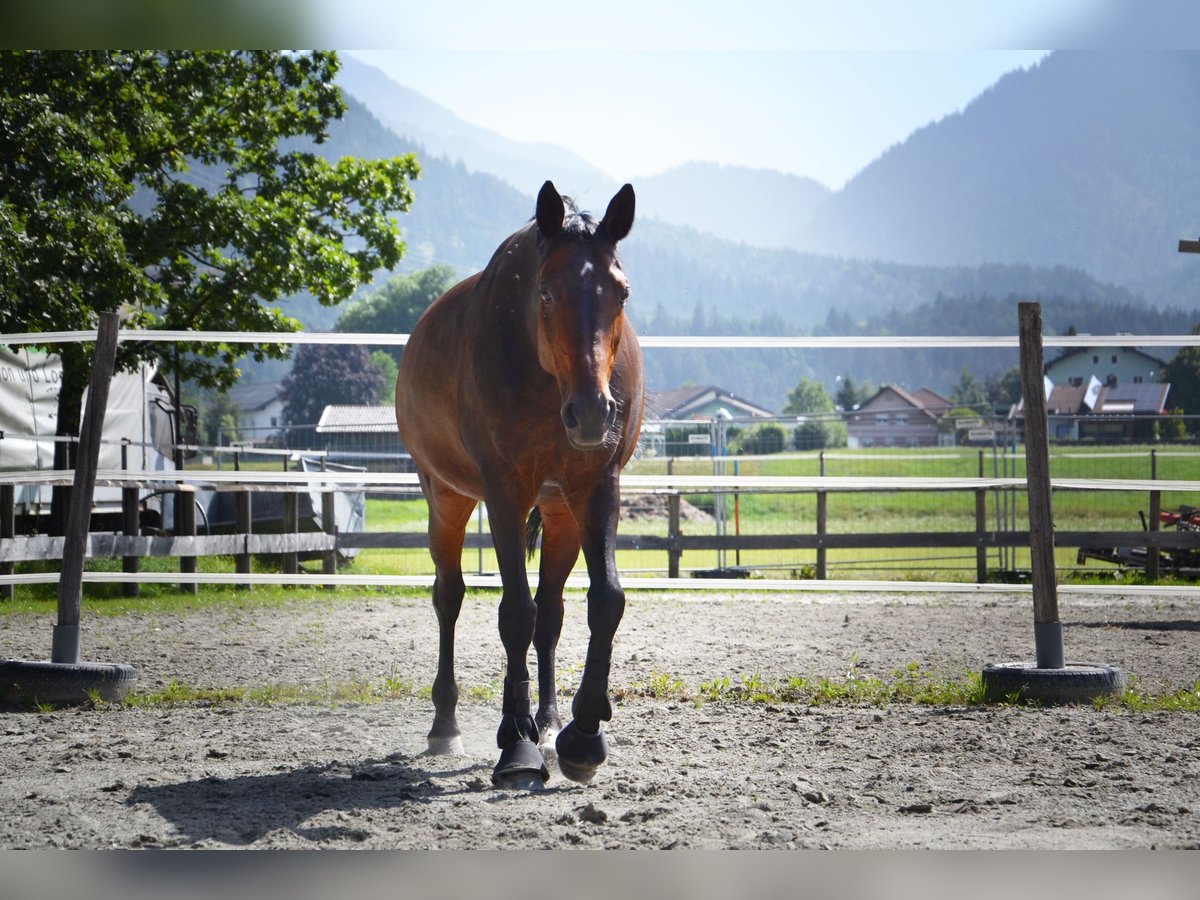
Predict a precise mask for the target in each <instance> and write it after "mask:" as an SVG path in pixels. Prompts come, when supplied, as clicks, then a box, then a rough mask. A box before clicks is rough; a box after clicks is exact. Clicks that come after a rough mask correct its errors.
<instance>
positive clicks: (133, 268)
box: [0, 51, 419, 523]
mask: <svg viewBox="0 0 1200 900" xmlns="http://www.w3.org/2000/svg"><path fill="white" fill-rule="evenodd" d="M337 68H338V64H337V58H336V56H335V55H334V54H332V53H324V52H317V53H282V52H266V51H263V52H238V53H228V52H183V51H170V52H152V51H132V52H108V51H104V52H100V51H88V52H42V51H4V52H2V53H0V333H18V332H43V331H59V330H83V329H89V328H94V327H95V324H96V321H97V316H98V314H99V313H100V312H103V311H113V310H119V311H120V312H121V314H122V318H123V324H124V325H125V326H126V327H133V328H157V329H171V330H185V329H193V330H206V331H239V330H240V331H265V332H284V331H294V330H296V329H297V328H298V327H299V325H298V323H297V322H296V321H295V320H293V319H289V318H287V317H285V316H284V315H283V314H282V313H281V312H279V310H278V309H273V308H271V307H270V304H271V303H273V302H275V301H277V300H278V299H279V298H281V297H283V296H286V295H289V294H295V293H298V292H300V291H304V290H307V291H309V292H311V293H312V294H313V295H314V296H316V297H317V298H318V299H319V300H320V301H321V302H322V303H326V304H331V305H332V304H336V303H338V302H340V301H342V300H344V299H346V298H347V297H349V296H350V295H351V294H352V293H353V291H354V290H355V288H357V287H358V286H359V285H360V284H364V283H366V282H367V281H368V280H369V279H370V277H371V275H372V273H374V272H375V271H376V270H377V269H379V268H380V267H387V268H391V267H392V266H394V265H395V264H396V263H397V262H398V261H399V260H400V257H401V255H402V253H403V250H404V245H403V243H402V242H401V241H400V237H399V229H398V227H397V225H396V223H395V222H394V221H393V219H392V215H391V214H392V213H394V212H397V211H405V210H407V209H408V207H409V205H410V203H411V202H412V192H411V190H410V188H409V186H408V183H407V182H408V180H409V179H412V178H415V177H416V176H417V174H418V171H419V169H418V166H417V163H416V160H415V159H414V158H413V157H412V156H411V155H409V156H402V157H395V158H392V159H386V160H372V161H367V160H360V159H355V158H352V157H345V158H342V159H339V160H337V161H334V162H331V161H329V160H326V159H324V158H323V157H321V156H320V155H318V154H317V153H316V152H314V150H315V149H316V148H314V146H313V145H314V143H315V144H317V145H319V144H321V143H322V142H323V141H324V140H325V138H326V134H327V133H326V126H327V124H328V123H329V121H330V120H331V119H334V118H337V117H340V116H341V115H342V113H343V112H344V110H345V104H344V101H343V100H342V97H341V93H340V91H339V90H338V88H337V86H336V85H335V84H334V75H335V73H336V72H337ZM285 139H286V141H285ZM281 141H285V143H281ZM175 346H176V347H177V348H178V351H179V352H178V353H176V352H173V350H172V348H171V347H170V346H168V345H163V344H160V343H143V342H129V341H126V342H123V343H122V344H121V353H120V356H119V358H118V365H119V366H120V367H121V368H126V369H128V368H134V367H136V366H137V365H138V363H140V362H141V361H143V360H146V359H154V358H156V359H157V360H158V361H159V364H160V366H161V367H162V368H164V369H167V370H171V369H172V368H175V370H176V371H178V372H179V374H180V376H181V377H182V378H185V379H191V380H194V381H196V382H197V384H198V385H199V386H200V387H201V388H214V387H219V388H227V387H228V386H229V385H231V384H232V383H233V382H234V381H236V379H237V375H238V372H237V368H236V362H237V359H238V357H239V356H240V355H242V354H244V353H247V352H249V353H251V354H253V356H254V357H255V358H256V359H259V360H261V359H263V358H266V357H271V358H276V359H280V358H283V357H285V356H286V355H287V348H286V347H284V346H281V345H278V344H269V343H264V344H255V345H251V346H249V347H243V346H237V345H229V344H194V343H188V342H181V343H178V344H176V345H175ZM59 352H60V353H61V356H62V361H63V383H62V386H61V389H60V392H59V397H58V433H59V435H63V436H65V435H77V434H78V433H79V421H80V412H81V406H82V397H83V391H84V388H85V387H86V385H87V382H88V378H89V377H90V367H91V361H90V352H89V348H88V347H87V346H85V345H80V344H63V345H61V347H60V351H59ZM68 446H70V445H68V444H65V443H62V442H60V443H58V444H56V451H55V468H68V467H70V465H71V460H70V459H69V458H68V453H67V448H68ZM55 507H56V513H57V516H56V518H57V521H58V522H60V523H61V516H62V512H63V506H62V502H61V499H60V492H56V498H55Z"/></svg>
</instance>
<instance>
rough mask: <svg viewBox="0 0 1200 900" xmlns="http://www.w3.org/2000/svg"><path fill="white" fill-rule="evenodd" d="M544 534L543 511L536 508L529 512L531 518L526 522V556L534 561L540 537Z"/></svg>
mask: <svg viewBox="0 0 1200 900" xmlns="http://www.w3.org/2000/svg"><path fill="white" fill-rule="evenodd" d="M541 533H542V511H541V510H540V509H538V508H537V507H536V506H535V507H534V508H533V509H531V510H530V511H529V518H528V519H526V520H525V556H526V557H527V558H529V559H533V554H534V551H536V550H537V542H538V535H539V534H541Z"/></svg>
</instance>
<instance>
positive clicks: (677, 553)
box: [667, 492, 683, 578]
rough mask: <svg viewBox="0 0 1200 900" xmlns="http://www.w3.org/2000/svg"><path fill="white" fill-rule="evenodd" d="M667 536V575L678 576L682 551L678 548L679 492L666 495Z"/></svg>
mask: <svg viewBox="0 0 1200 900" xmlns="http://www.w3.org/2000/svg"><path fill="white" fill-rule="evenodd" d="M667 538H668V539H669V540H670V549H668V550H667V577H668V578H678V577H679V560H680V559H681V558H682V557H683V551H682V550H680V549H679V494H678V493H675V492H672V493H670V494H668V495H667Z"/></svg>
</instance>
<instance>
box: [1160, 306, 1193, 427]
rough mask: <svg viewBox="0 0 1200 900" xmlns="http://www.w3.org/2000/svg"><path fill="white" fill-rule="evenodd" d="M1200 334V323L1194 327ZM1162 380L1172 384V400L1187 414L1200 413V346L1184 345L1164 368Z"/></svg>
mask: <svg viewBox="0 0 1200 900" xmlns="http://www.w3.org/2000/svg"><path fill="white" fill-rule="evenodd" d="M1191 333H1192V334H1200V324H1198V325H1195V326H1193V327H1192V330H1191ZM1162 380H1163V381H1166V382H1169V383H1170V385H1171V402H1172V403H1173V404H1175V406H1176V407H1178V408H1179V409H1182V410H1183V412H1184V413H1185V414H1186V415H1189V416H1194V415H1197V414H1200V347H1183V348H1181V349H1180V351H1179V352H1178V353H1176V354H1175V356H1173V357H1172V358H1171V360H1170V362H1168V363H1167V365H1166V367H1165V368H1164V369H1163V373H1162Z"/></svg>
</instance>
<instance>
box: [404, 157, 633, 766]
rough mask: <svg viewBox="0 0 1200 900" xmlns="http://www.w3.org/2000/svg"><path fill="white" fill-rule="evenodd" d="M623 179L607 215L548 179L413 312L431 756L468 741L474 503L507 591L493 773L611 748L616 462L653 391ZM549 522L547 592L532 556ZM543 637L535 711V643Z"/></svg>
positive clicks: (412, 411)
mask: <svg viewBox="0 0 1200 900" xmlns="http://www.w3.org/2000/svg"><path fill="white" fill-rule="evenodd" d="M634 205H635V199H634V191H633V187H632V185H629V184H626V185H624V186H623V187H622V188H621V189H620V190H619V191H617V193H616V194H615V195H614V196H613V197H612V199H611V200H610V201H609V204H608V207H607V210H606V211H605V214H604V217H603V218H602V219H601V220H600V222H599V223H598V224H597V223H596V222H595V219H594V218H593V217H591V216H589V215H587V214H586V213H582V212H580V211H579V209H578V208H577V206H576V205H575V203H574V202H573V201H572V200H571V199H570V198H569V197H563V196H561V195H560V194H559V193H558V191H557V190H556V189H555V187H554V184H553V183H552V182H550V181H547V182H546V183H545V184H543V185H542V188H541V190H540V191H539V192H538V197H537V204H536V214H535V215H534V217H533V219H531V220H530V221H529V222H528V223H526V224H525V226H523V227H522V228H520V229H519V230H517V231H516V232H514V233H513V234H512V235H510V236H509V237H508V238H507V239H506V240H505V241H504V242H503V243H502V244H501V245H500V246H499V248H497V250H496V252H495V253H494V254H493V256H492V258H491V261H490V262H489V263H488V264H487V266H486V267H485V268H484V269H483V270H482V271H481V272H478V273H476V274H474V275H472V276H470V277H468V278H466V279H465V280H463V281H461V282H459V283H458V284H456V285H455V286H454V287H452V288H450V290H448V291H447V292H446V293H445V294H443V295H442V296H441V297H439V298H438V299H437V300H435V301H434V302H433V303H432V304H431V305H430V306H429V308H428V309H427V310H426V311H425V313H424V314H423V315H422V316H421V318H420V319H419V320H418V321H417V323H416V325H414V326H413V329H412V333H411V335H410V336H409V340H408V343H407V345H406V347H405V350H404V353H403V355H402V356H401V361H400V368H399V374H398V377H397V382H396V421H397V424H398V426H399V429H400V436H401V439H402V440H403V442H404V445H405V447H406V448H407V449H408V451H409V453H411V454H412V458H413V462H414V463H415V466H416V469H417V474H418V477H419V480H420V484H421V490H422V492H423V493H424V495H425V499H426V501H427V502H428V505H429V552H430V556H431V557H432V559H433V564H434V568H435V573H436V574H435V576H434V583H433V607H434V610H435V612H436V615H437V621H438V633H439V640H438V664H437V675H436V677H435V679H434V682H433V705H434V717H433V727H432V728H431V729H430V731H429V735H428V745H429V752H430V753H432V754H462V753H463V744H462V735H461V732H460V730H459V727H458V723H457V721H456V718H455V710H456V706H457V702H458V686H457V683H456V681H455V676H454V630H455V622H456V621H457V619H458V614H459V611H460V609H461V607H462V601H463V597H464V596H465V593H466V587H465V584H464V582H463V576H462V549H463V542H464V535H465V532H466V528H467V525H468V523H469V521H470V518H471V515H472V513H473V511H474V509H475V506H476V504H477V503H478V502H480V501H483V502H484V503H486V504H487V509H488V522H489V525H490V527H491V533H492V541H493V544H494V546H495V550H496V558H497V560H498V563H499V567H500V577H501V581H502V585H503V591H502V595H501V598H500V608H499V631H500V640H501V642H502V644H503V646H504V650H505V654H506V666H505V676H504V691H503V700H502V708H501V720H500V726H499V728H498V730H497V733H496V743H497V746H498V747H499V749H500V756H499V761H498V762H497V763H496V765H495V768H494V769H493V772H492V782H493V784H494V785H496V786H498V787H514V788H535V787H541V786H542V785H543V784H544V783H545V782H546V781H547V780H548V779H549V777H550V774H549V770H548V769H547V766H546V761H545V758H544V756H543V753H542V748H543V747H544V748H546V750H547V752H549V744H550V740H551V739H552V738H553V743H554V752H555V754H556V756H557V760H558V767H559V771H560V772H561V773H562V774H563V775H564V776H565V777H566V778H568V779H571V780H573V781H578V782H582V783H587V782H590V781H591V780H592V778H593V776H594V775H595V772H596V770H597V769H598V768H599V767H600V766H601V765H603V763H604V762H605V761H606V759H607V758H608V745H607V741H606V739H605V736H604V730H603V725H602V723H604V722H607V721H609V720H610V719H611V718H612V704H611V702H610V699H609V696H608V679H609V667H610V662H611V658H612V644H613V637H614V635H615V634H616V631H617V627H618V625H619V624H620V621H621V617H622V615H623V613H624V609H625V593H624V591H623V590H622V589H621V584H620V580H619V578H618V575H617V565H616V553H615V551H616V531H617V520H618V515H619V511H620V476H621V470H622V468H623V467H624V466H625V464H626V463H627V462H628V461H629V459H630V457H631V456H632V455H633V452H634V448H635V447H636V445H637V440H638V433H639V430H640V428H641V420H642V410H643V406H644V402H645V375H644V371H643V363H642V354H641V348H640V347H639V345H638V340H637V335H636V334H635V333H634V329H633V326H632V325H631V324H630V322H629V320H628V318H627V317H626V316H625V304H626V301H627V300H628V298H629V282H628V280H627V279H626V277H625V273H624V271H623V270H622V268H621V262H620V259H619V258H618V255H617V244H618V242H619V241H621V240H622V239H624V238H625V236H626V235H628V234H629V231H630V229H631V228H632V226H633V216H634ZM539 529H540V531H541V535H542V545H541V550H542V553H541V562H540V567H539V579H538V586H537V594H536V596H532V595H531V593H530V589H529V581H528V576H527V572H526V559H527V551H528V558H529V559H532V557H533V553H534V549H535V543H536V540H537V534H538V531H539ZM580 549H582V551H583V556H584V560H585V562H586V565H587V573H588V580H589V587H588V592H587V622H588V628H589V641H588V648H587V656H586V659H585V663H584V670H583V675H582V677H581V679H580V683H579V688H578V690H577V692H576V693H575V696H574V698H573V700H572V703H571V714H572V719H571V721H570V722H569V723H568V724H567V725H566V727H563V725H562V722H561V719H560V717H559V712H558V705H557V701H556V688H555V681H554V674H555V672H554V666H555V662H554V660H555V652H556V648H557V645H558V639H559V634H560V631H561V629H562V621H563V587H564V585H565V584H566V581H567V577H568V575H569V574H570V572H571V570H572V569H573V568H574V566H575V563H576V562H577V560H578V558H579V552H580ZM531 643H532V645H533V647H534V649H535V651H536V653H537V672H538V705H537V710H536V712H533V711H532V698H531V691H530V681H529V669H528V666H527V657H528V654H529V647H530V644H531Z"/></svg>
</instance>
